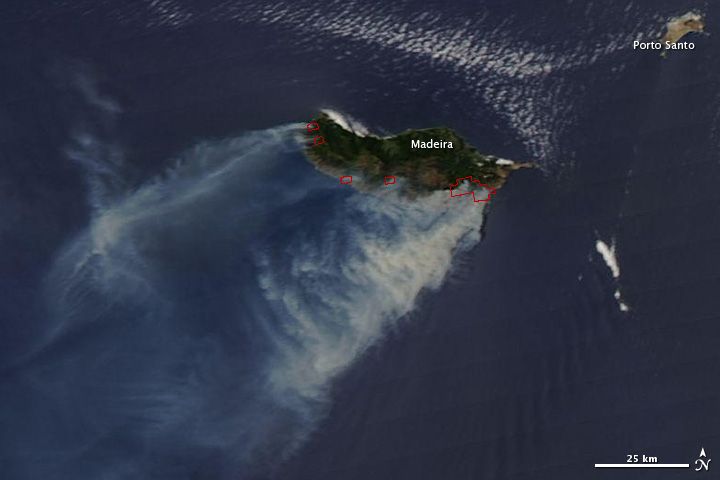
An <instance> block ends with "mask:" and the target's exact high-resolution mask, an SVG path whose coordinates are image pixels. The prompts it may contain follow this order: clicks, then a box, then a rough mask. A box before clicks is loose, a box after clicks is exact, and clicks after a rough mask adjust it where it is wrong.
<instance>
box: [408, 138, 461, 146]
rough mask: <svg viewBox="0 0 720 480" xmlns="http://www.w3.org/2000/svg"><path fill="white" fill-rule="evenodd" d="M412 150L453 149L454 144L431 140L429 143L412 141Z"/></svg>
mask: <svg viewBox="0 0 720 480" xmlns="http://www.w3.org/2000/svg"><path fill="white" fill-rule="evenodd" d="M410 148H453V144H452V142H445V141H439V140H433V139H432V138H431V139H430V140H428V141H427V142H423V141H420V140H410Z"/></svg>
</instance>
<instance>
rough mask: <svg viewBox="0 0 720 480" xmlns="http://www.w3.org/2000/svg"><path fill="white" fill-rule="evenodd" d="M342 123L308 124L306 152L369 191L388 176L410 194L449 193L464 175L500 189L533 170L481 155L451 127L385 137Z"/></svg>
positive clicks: (326, 118)
mask: <svg viewBox="0 0 720 480" xmlns="http://www.w3.org/2000/svg"><path fill="white" fill-rule="evenodd" d="M340 123H341V122H337V121H335V120H334V119H333V118H332V117H331V116H330V115H329V114H327V113H325V112H323V113H321V114H320V115H319V116H318V118H317V119H316V120H314V121H312V122H310V123H309V124H308V126H307V132H308V134H309V135H310V140H311V141H310V143H309V145H308V147H307V148H306V149H305V154H306V156H307V157H308V158H309V159H310V161H312V162H313V164H314V165H315V166H316V167H317V168H318V169H319V170H320V171H322V172H324V173H326V174H328V175H337V176H343V175H359V176H361V177H362V180H363V181H362V182H361V188H363V189H367V190H373V189H376V188H379V187H382V186H383V185H385V183H384V182H383V178H385V177H387V176H397V177H400V178H403V179H405V182H404V183H405V191H406V193H408V194H410V195H417V194H423V193H429V192H432V191H436V190H450V187H451V185H457V181H458V179H462V178H466V177H472V178H473V179H474V180H477V181H479V182H481V183H483V184H485V185H488V186H490V187H492V188H495V189H497V188H499V187H501V186H502V185H503V184H504V183H505V181H506V179H507V177H508V176H509V174H510V173H511V172H512V171H513V170H517V169H519V168H528V167H532V166H533V164H531V163H516V162H512V161H510V160H505V159H501V158H498V157H495V156H492V155H486V154H482V153H480V152H478V151H477V150H476V149H475V148H474V147H473V146H472V145H470V144H468V143H467V142H466V141H465V140H464V139H462V138H461V137H460V136H459V135H458V134H457V133H455V132H454V131H452V130H451V129H449V128H444V127H436V128H426V129H419V130H407V131H405V132H402V133H400V134H398V135H394V136H390V137H382V138H381V137H378V136H373V135H369V134H368V135H366V134H364V133H359V132H356V131H353V129H352V128H346V127H345V126H343V125H341V124H340ZM353 185H355V184H353ZM468 187H469V188H474V187H473V185H472V184H470V185H468Z"/></svg>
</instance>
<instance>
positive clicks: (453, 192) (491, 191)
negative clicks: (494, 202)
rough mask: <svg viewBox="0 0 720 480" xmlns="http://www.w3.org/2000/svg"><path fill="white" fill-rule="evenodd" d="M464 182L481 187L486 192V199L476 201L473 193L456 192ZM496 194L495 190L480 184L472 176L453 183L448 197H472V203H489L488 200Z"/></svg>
mask: <svg viewBox="0 0 720 480" xmlns="http://www.w3.org/2000/svg"><path fill="white" fill-rule="evenodd" d="M464 180H467V181H468V182H472V183H474V184H476V185H477V186H480V187H482V188H483V189H485V190H486V191H487V198H481V199H479V200H478V199H477V198H475V192H474V191H472V190H471V191H469V192H458V191H457V189H458V187H460V183H462V182H463V181H464ZM496 193H497V190H495V189H494V188H493V187H491V186H490V185H486V184H484V183H481V182H480V180H478V179H475V178H473V177H472V175H468V176H467V177H462V178H458V179H457V181H456V182H455V183H453V184H452V185H450V197H464V196H466V195H470V196H472V199H473V202H475V203H480V202H489V201H490V198H491V197H492V196H493V195H495V194H496Z"/></svg>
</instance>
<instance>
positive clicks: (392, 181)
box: [385, 175, 397, 185]
mask: <svg viewBox="0 0 720 480" xmlns="http://www.w3.org/2000/svg"><path fill="white" fill-rule="evenodd" d="M396 182H397V178H395V176H394V175H385V185H395V183H396Z"/></svg>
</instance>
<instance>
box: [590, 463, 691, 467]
mask: <svg viewBox="0 0 720 480" xmlns="http://www.w3.org/2000/svg"><path fill="white" fill-rule="evenodd" d="M595 468H690V464H689V463H596V464H595Z"/></svg>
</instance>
